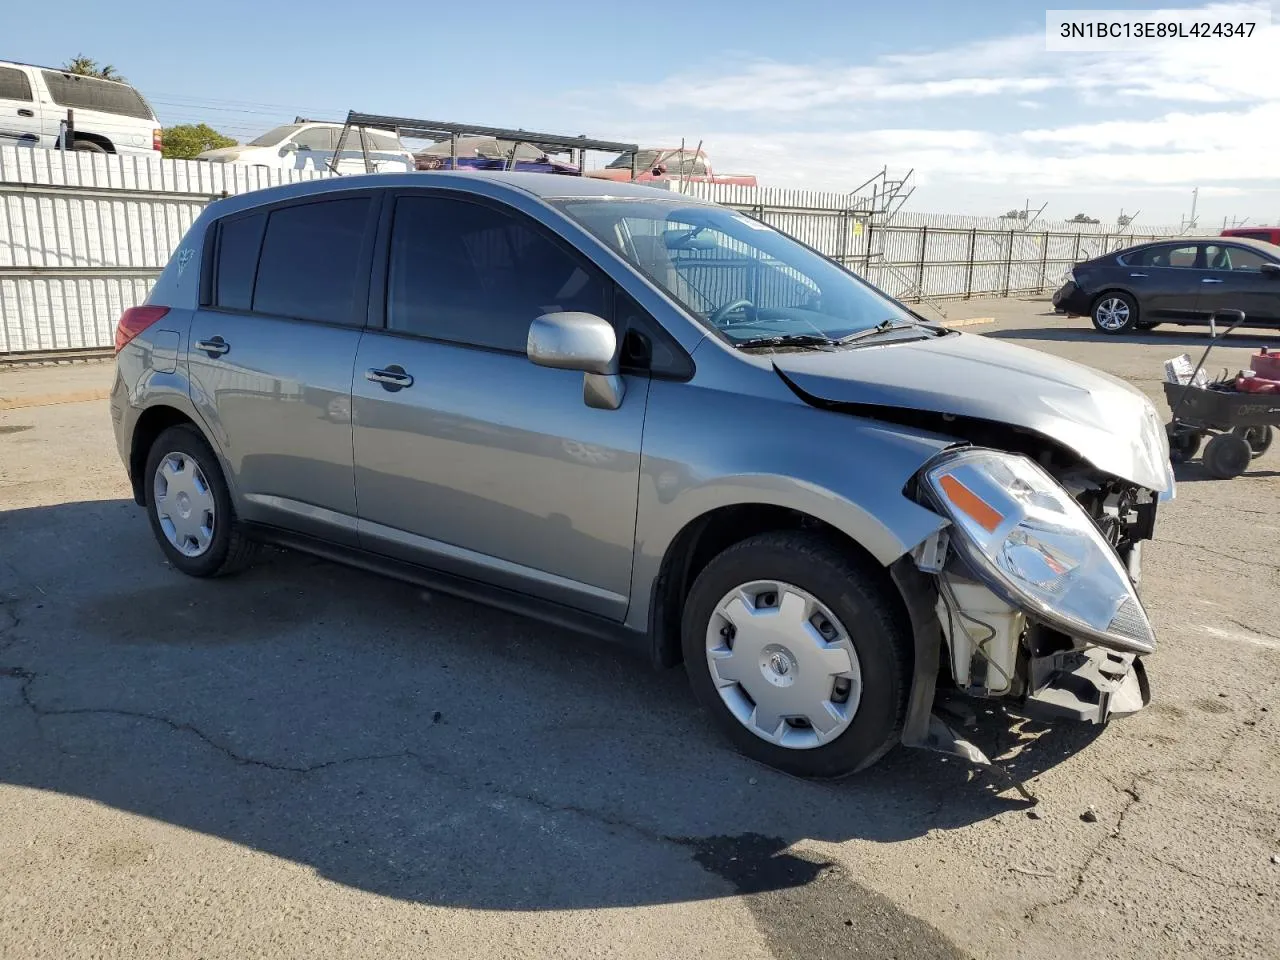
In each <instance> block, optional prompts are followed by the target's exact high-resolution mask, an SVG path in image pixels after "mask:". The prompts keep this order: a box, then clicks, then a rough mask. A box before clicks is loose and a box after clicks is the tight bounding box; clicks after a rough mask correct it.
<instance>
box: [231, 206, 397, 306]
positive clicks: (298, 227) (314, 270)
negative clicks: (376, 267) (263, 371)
mask: <svg viewBox="0 0 1280 960" xmlns="http://www.w3.org/2000/svg"><path fill="white" fill-rule="evenodd" d="M371 203H372V201H371V199H370V198H369V197H349V198H344V199H340V200H317V201H315V202H312V203H305V204H297V205H295V206H289V207H281V208H279V209H276V210H272V211H271V212H270V213H269V214H268V216H267V227H266V232H265V235H264V237H263V240H262V255H261V257H259V259H258V273H257V280H256V282H255V284H254V291H253V312H254V313H267V314H271V315H273V316H279V317H293V318H296V319H298V320H317V321H321V322H324V323H343V324H350V325H353V326H359V325H360V324H361V323H363V322H364V310H363V309H361V310H357V309H356V302H355V298H356V293H357V291H358V290H359V289H360V285H359V272H360V264H361V259H362V253H363V250H364V242H365V236H366V233H367V230H368V226H369V223H368V221H369V211H370V204H371ZM365 279H366V281H367V279H368V277H367V275H366V278H365ZM362 306H363V304H362Z"/></svg>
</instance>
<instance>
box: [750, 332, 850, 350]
mask: <svg viewBox="0 0 1280 960" xmlns="http://www.w3.org/2000/svg"><path fill="white" fill-rule="evenodd" d="M840 342H841V341H839V340H832V339H831V338H830V337H820V336H818V335H817V334H815V333H778V334H774V335H773V336H771V337H752V338H750V339H749V340H735V341H734V342H733V345H734V346H735V347H741V348H744V349H745V348H748V347H834V346H835V345H836V344H838V343H840Z"/></svg>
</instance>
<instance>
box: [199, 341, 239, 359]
mask: <svg viewBox="0 0 1280 960" xmlns="http://www.w3.org/2000/svg"><path fill="white" fill-rule="evenodd" d="M196 349H197V350H203V351H204V352H205V353H207V354H208V355H209V356H211V357H220V356H222V355H223V354H224V353H226V352H227V351H228V350H230V349H231V344H229V343H227V341H225V340H223V339H222V338H221V337H214V338H213V339H211V340H201V341H200V342H199V343H197V344H196Z"/></svg>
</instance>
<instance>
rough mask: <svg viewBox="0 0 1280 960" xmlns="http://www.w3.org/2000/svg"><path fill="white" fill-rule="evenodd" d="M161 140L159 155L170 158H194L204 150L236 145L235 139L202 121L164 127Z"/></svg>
mask: <svg viewBox="0 0 1280 960" xmlns="http://www.w3.org/2000/svg"><path fill="white" fill-rule="evenodd" d="M163 142H164V149H163V150H162V151H161V155H162V156H164V157H166V158H168V159H170V160H194V159H195V158H196V157H197V156H199V155H200V154H202V153H204V152H205V151H206V150H217V149H218V148H219V147H234V146H235V145H236V141H235V140H232V139H231V138H230V137H227V136H223V135H222V134H220V133H219V132H218V131H217V130H214V129H213V128H212V127H210V126H209V125H208V124H204V123H182V124H179V125H178V126H176V127H165V129H164V130H163Z"/></svg>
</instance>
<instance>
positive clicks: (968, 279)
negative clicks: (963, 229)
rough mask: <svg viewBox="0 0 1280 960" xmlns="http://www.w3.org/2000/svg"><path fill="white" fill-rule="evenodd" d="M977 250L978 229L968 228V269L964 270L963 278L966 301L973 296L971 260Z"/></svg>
mask: <svg viewBox="0 0 1280 960" xmlns="http://www.w3.org/2000/svg"><path fill="white" fill-rule="evenodd" d="M977 249H978V228H977V227H970V228H969V267H968V269H967V270H965V276H964V298H965V299H966V300H968V299H969V298H970V297H971V296H973V259H974V257H975V256H977Z"/></svg>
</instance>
